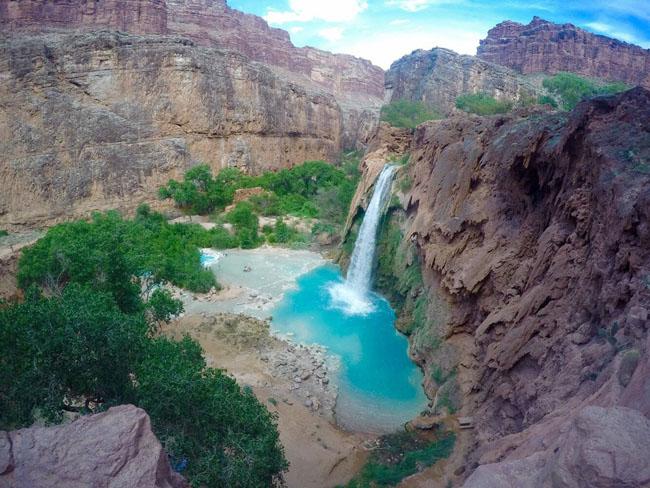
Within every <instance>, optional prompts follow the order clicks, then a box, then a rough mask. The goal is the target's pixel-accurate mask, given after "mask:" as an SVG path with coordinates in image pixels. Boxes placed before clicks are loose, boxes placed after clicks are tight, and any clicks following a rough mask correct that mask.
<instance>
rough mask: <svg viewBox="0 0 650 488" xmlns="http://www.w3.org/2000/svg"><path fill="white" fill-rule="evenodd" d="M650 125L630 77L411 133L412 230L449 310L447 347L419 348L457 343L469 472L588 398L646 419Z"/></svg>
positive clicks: (545, 437)
mask: <svg viewBox="0 0 650 488" xmlns="http://www.w3.org/2000/svg"><path fill="white" fill-rule="evenodd" d="M649 121H650V92H648V91H647V90H644V89H642V88H638V89H634V90H631V91H629V92H626V93H623V94H621V95H619V96H616V97H610V98H597V99H593V100H589V101H585V102H582V103H581V104H580V105H579V106H578V108H577V109H576V110H575V111H574V112H572V113H571V114H563V113H552V114H545V113H543V112H535V113H526V114H523V113H519V114H517V113H516V114H513V115H508V116H504V117H491V118H479V117H454V118H451V119H448V120H445V121H440V122H430V123H427V124H426V125H423V126H421V127H419V128H418V130H417V132H416V134H415V138H414V142H413V145H412V148H411V149H412V151H413V154H412V161H413V162H412V164H413V169H412V172H411V176H412V178H413V182H414V184H413V187H412V189H411V191H410V196H409V197H408V198H409V199H408V204H407V213H408V214H409V226H408V230H407V233H406V237H407V238H408V239H412V240H414V241H415V242H416V243H417V247H418V249H419V250H420V255H421V261H422V266H423V273H424V274H425V281H426V282H427V284H428V286H429V289H430V293H431V294H432V296H434V297H435V298H436V300H434V301H432V303H433V302H436V303H439V302H442V303H443V304H446V305H445V306H444V307H442V309H444V313H442V312H440V310H441V308H440V307H434V306H432V307H431V308H430V310H429V314H430V318H431V320H430V322H429V324H430V325H431V327H433V328H435V330H436V335H437V336H438V337H441V338H443V339H444V346H443V347H441V348H440V349H437V350H436V349H435V348H426V347H424V348H422V349H421V350H417V348H416V350H415V351H414V352H415V355H416V357H418V359H419V360H420V361H421V362H422V363H423V364H424V365H425V368H433V367H435V365H436V362H437V360H438V358H437V354H438V352H442V353H443V354H444V357H443V358H441V359H443V360H444V361H448V359H449V349H452V350H455V352H456V355H457V356H456V358H457V366H456V371H457V381H458V384H459V387H460V390H461V393H462V397H463V402H462V408H461V413H463V414H466V415H470V416H473V417H474V425H475V426H476V427H475V436H474V443H475V444H474V445H473V446H472V447H471V448H470V449H469V452H470V454H469V457H468V462H469V465H470V467H471V464H472V462H476V463H480V464H486V463H494V462H497V461H502V460H511V459H519V458H521V457H525V456H530V455H532V454H534V453H535V452H538V451H543V450H545V449H546V448H547V447H548V446H549V445H551V444H552V443H551V440H552V439H553V438H555V437H557V436H558V435H559V433H560V432H562V431H563V430H565V429H566V428H568V427H567V422H571V421H573V422H578V420H576V419H575V415H576V414H577V413H579V412H581V411H584V410H583V409H584V408H585V407H587V406H589V405H598V406H603V407H612V406H617V405H625V406H631V407H632V408H635V409H636V410H637V411H639V412H641V413H643V414H645V415H647V412H648V408H649V406H650V394H649V388H648V381H647V378H646V379H645V380H640V379H639V378H638V376H636V377H635V374H637V373H636V369H637V367H638V365H637V363H639V357H641V358H647V354H648V353H650V351H648V344H647V339H646V338H647V337H648V327H649V325H650V324H649V322H648V310H649V309H650V144H649V143H648V142H649V141H650V122H649ZM646 360H647V359H646ZM640 362H643V360H642V361H640ZM633 377H635V380H634V381H636V382H637V383H633V382H632V378H633ZM638 382H641V384H639V383H638ZM634 385H636V386H634ZM571 419H574V420H571ZM614 430H615V429H614ZM612 442H614V441H612ZM637 447H638V448H639V449H641V448H642V446H637ZM619 455H622V454H621V453H619ZM561 486H574V485H572V484H570V483H569V484H566V485H561ZM597 486H610V485H607V484H603V485H597ZM611 486H614V485H611ZM618 486H628V485H618ZM630 486H632V485H630Z"/></svg>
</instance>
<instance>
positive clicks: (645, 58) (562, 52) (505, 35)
mask: <svg viewBox="0 0 650 488" xmlns="http://www.w3.org/2000/svg"><path fill="white" fill-rule="evenodd" d="M639 8H641V6H640V5H639ZM477 53H478V57H479V58H481V59H483V60H485V61H490V62H492V63H496V64H501V65H503V66H508V67H510V68H512V69H515V70H517V71H519V72H520V73H539V72H543V73H557V72H558V71H571V72H574V73H579V74H581V75H586V76H592V77H597V78H604V79H608V80H613V81H624V82H626V83H629V84H631V85H642V86H645V87H646V88H650V50H648V49H643V48H641V47H639V46H635V45H633V44H628V43H626V42H622V41H618V40H616V39H612V38H611V37H606V36H601V35H597V34H592V33H591V32H587V31H585V30H582V29H580V28H578V27H576V26H575V25H573V24H554V23H552V22H548V21H546V20H544V19H540V18H539V17H534V18H533V20H532V21H531V22H530V23H529V24H528V25H524V24H519V23H518V22H512V21H509V20H508V21H506V22H502V23H500V24H498V25H497V26H496V27H494V28H492V29H490V30H489V31H488V35H487V37H486V38H485V39H483V40H482V41H481V45H480V47H479V48H478V51H477Z"/></svg>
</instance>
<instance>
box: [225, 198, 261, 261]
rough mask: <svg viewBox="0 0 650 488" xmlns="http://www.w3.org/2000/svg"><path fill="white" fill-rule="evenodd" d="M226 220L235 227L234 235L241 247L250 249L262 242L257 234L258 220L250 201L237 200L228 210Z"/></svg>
mask: <svg viewBox="0 0 650 488" xmlns="http://www.w3.org/2000/svg"><path fill="white" fill-rule="evenodd" d="M226 220H227V221H228V222H230V223H231V224H232V225H233V227H234V228H235V237H236V238H237V239H238V241H239V245H240V246H241V247H242V248H243V249H252V248H255V247H257V246H259V245H260V244H261V243H262V240H261V239H260V238H259V236H258V235H257V228H258V226H259V220H258V218H257V215H255V213H254V212H253V205H252V204H251V203H250V202H239V203H238V204H237V205H236V206H235V208H234V209H232V210H231V211H230V212H228V214H227V215H226Z"/></svg>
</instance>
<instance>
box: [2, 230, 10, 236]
mask: <svg viewBox="0 0 650 488" xmlns="http://www.w3.org/2000/svg"><path fill="white" fill-rule="evenodd" d="M8 235H9V232H7V231H6V230H3V229H0V237H6V236H8Z"/></svg>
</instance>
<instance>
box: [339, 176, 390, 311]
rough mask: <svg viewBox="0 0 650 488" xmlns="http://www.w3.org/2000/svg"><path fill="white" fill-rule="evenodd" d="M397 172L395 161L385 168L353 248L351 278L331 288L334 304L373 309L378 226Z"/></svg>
mask: <svg viewBox="0 0 650 488" xmlns="http://www.w3.org/2000/svg"><path fill="white" fill-rule="evenodd" d="M394 173H395V166H392V165H386V166H384V169H382V170H381V173H380V174H379V177H378V178H377V182H376V183H375V189H374V191H373V194H372V198H371V199H370V203H369V204H368V208H367V209H366V215H365V216H364V218H363V222H361V228H360V229H359V234H358V236H357V241H356V243H355V245H354V251H352V258H351V259H350V266H349V268H348V276H347V280H346V281H345V283H339V284H336V285H334V286H332V287H331V288H330V290H329V291H330V295H331V297H332V302H333V304H334V305H335V306H337V307H338V308H342V309H343V310H345V311H346V312H347V313H350V314H366V313H369V312H371V311H372V303H371V302H370V300H368V298H367V295H368V292H369V291H370V282H371V279H372V265H373V261H374V258H375V247H376V243H377V227H378V226H379V221H380V220H381V216H382V214H383V212H384V207H385V206H386V202H387V200H388V198H389V196H390V187H391V183H392V181H393V174H394Z"/></svg>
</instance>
